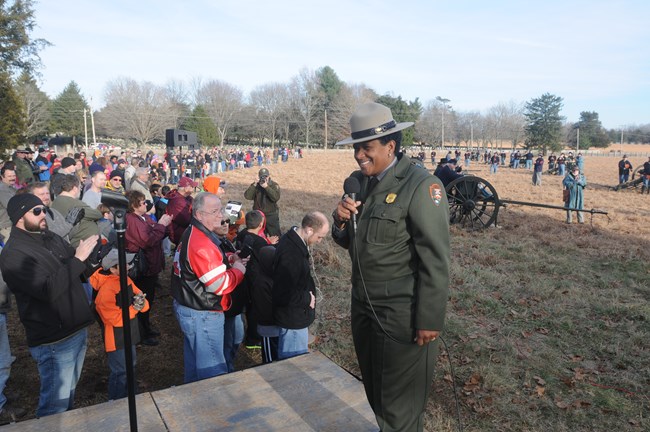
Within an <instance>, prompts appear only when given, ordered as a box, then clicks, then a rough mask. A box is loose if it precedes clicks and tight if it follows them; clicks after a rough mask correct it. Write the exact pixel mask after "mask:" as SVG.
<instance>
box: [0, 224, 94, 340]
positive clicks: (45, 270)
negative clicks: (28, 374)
mask: <svg viewBox="0 0 650 432" xmlns="http://www.w3.org/2000/svg"><path fill="white" fill-rule="evenodd" d="M74 255H75V250H74V249H73V248H72V247H70V245H68V244H67V243H66V242H65V240H63V239H62V238H61V237H60V236H58V235H56V234H54V233H53V232H51V231H45V232H43V233H29V232H27V231H24V230H22V229H20V228H18V227H16V226H14V227H13V228H12V229H11V236H10V238H9V241H8V242H7V244H6V245H5V247H4V249H3V250H2V254H0V270H1V271H2V275H3V277H4V279H5V281H6V282H7V285H8V286H9V289H10V290H11V292H12V293H13V294H14V296H15V297H16V305H17V307H18V314H19V316H20V321H21V322H22V323H23V326H24V327H25V333H26V335H27V344H28V345H29V346H30V347H34V346H38V345H42V344H49V343H52V342H57V341H60V340H62V339H64V338H66V337H68V336H70V335H72V334H74V333H76V332H78V331H79V330H81V329H83V328H85V327H87V326H88V325H90V324H92V323H93V321H94V320H93V316H92V313H91V311H90V307H89V305H88V297H87V296H86V292H85V290H84V288H83V286H82V285H81V279H80V276H81V274H82V273H83V272H84V270H85V269H86V264H84V263H83V262H82V261H79V259H77V258H75V256H74Z"/></svg>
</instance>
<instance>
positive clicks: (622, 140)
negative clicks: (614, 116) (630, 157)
mask: <svg viewBox="0 0 650 432" xmlns="http://www.w3.org/2000/svg"><path fill="white" fill-rule="evenodd" d="M621 156H623V128H621Z"/></svg>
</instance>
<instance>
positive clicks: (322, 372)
mask: <svg viewBox="0 0 650 432" xmlns="http://www.w3.org/2000/svg"><path fill="white" fill-rule="evenodd" d="M136 404H137V412H138V430H139V431H156V432H158V431H173V432H175V431H178V432H181V431H183V432H184V431H197V432H198V431H229V432H234V431H260V432H270V431H282V432H289V431H295V432H308V431H331V432H340V431H362V432H366V431H377V430H379V428H378V427H377V423H376V422H375V418H374V415H373V413H372V410H371V409H370V406H369V405H368V402H367V401H366V396H365V393H364V391H363V384H362V383H361V382H360V381H358V380H357V379H356V378H354V377H353V376H352V375H350V374H348V373H347V372H346V371H345V370H343V369H341V368H340V367H339V366H338V365H336V364H335V363H333V362H332V361H331V360H329V359H328V358H327V357H325V356H324V355H323V354H321V353H319V352H313V353H310V354H306V355H302V356H299V357H294V358H292V359H288V360H283V361H280V362H276V363H273V364H270V365H264V366H258V367H255V368H251V369H246V370H244V371H240V372H234V373H231V374H228V375H222V376H219V377H216V378H211V379H207V380H203V381H199V382H196V383H191V384H186V385H182V386H178V387H172V388H169V389H165V390H160V391H156V392H151V393H143V394H139V395H137V397H136ZM128 430H129V410H128V404H127V400H126V399H121V400H118V401H112V402H106V403H103V404H99V405H94V406H91V407H85V408H79V409H76V410H72V411H68V412H65V413H62V414H57V415H53V416H49V417H44V418H41V419H35V420H28V421H24V422H19V423H15V424H12V425H7V426H4V427H1V428H0V431H2V432H13V431H21V432H52V431H64V432H76V431H80V432H81V431H84V432H85V431H92V432H104V431H105V432H117V431H128Z"/></svg>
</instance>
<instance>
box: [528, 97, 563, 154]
mask: <svg viewBox="0 0 650 432" xmlns="http://www.w3.org/2000/svg"><path fill="white" fill-rule="evenodd" d="M562 101H563V99H562V98H561V97H559V96H555V95H552V94H550V93H544V94H543V95H542V96H540V97H538V98H535V99H532V100H531V101H530V102H527V103H526V107H525V111H524V117H526V122H527V124H526V147H527V148H533V149H539V150H541V151H542V152H543V153H544V154H546V153H547V152H548V151H549V150H551V151H560V150H561V149H562V147H563V144H562V142H561V138H562V122H563V121H564V117H562V116H561V115H560V110H561V109H562Z"/></svg>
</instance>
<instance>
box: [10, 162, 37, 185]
mask: <svg viewBox="0 0 650 432" xmlns="http://www.w3.org/2000/svg"><path fill="white" fill-rule="evenodd" d="M12 160H13V161H14V163H15V164H16V177H18V183H20V184H27V183H32V182H33V181H34V173H33V172H32V167H31V165H30V164H29V162H27V161H26V160H25V159H21V158H20V157H18V155H14V156H13V159H12Z"/></svg>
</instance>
